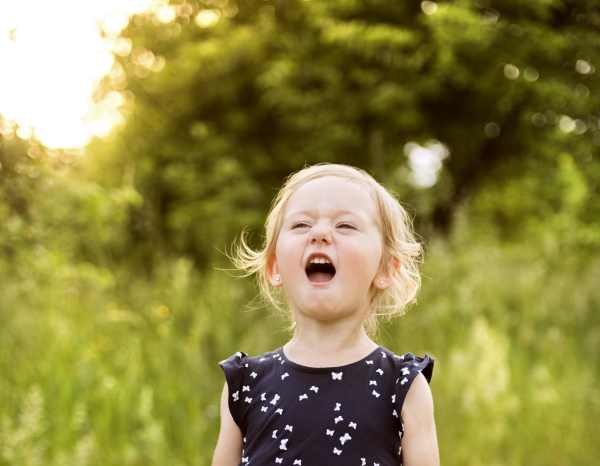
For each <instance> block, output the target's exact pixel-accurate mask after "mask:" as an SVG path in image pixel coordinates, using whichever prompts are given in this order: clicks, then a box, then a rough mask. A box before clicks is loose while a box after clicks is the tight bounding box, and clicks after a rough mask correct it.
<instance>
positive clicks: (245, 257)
mask: <svg viewBox="0 0 600 466" xmlns="http://www.w3.org/2000/svg"><path fill="white" fill-rule="evenodd" d="M324 176H337V177H339V178H342V179H344V180H347V181H352V182H355V183H358V184H359V185H360V186H361V187H363V188H365V189H366V190H367V191H368V192H369V194H370V195H371V197H372V198H373V200H374V201H375V205H376V206H377V210H378V214H379V215H378V227H379V229H380V232H381V235H382V237H383V255H382V258H381V266H383V267H384V270H385V272H386V273H387V274H388V276H390V277H392V280H393V281H392V284H391V285H390V286H389V287H388V288H386V289H385V290H379V289H374V293H373V296H372V298H371V303H370V306H369V309H368V311H367V314H366V317H365V321H364V325H365V329H366V330H367V332H368V333H369V334H371V335H372V334H374V333H375V332H376V330H377V328H378V325H379V322H380V321H381V320H384V321H389V320H391V319H392V318H393V317H395V316H398V315H402V314H403V313H404V312H405V310H406V307H407V306H408V305H409V304H410V303H412V302H414V301H415V298H416V295H417V292H418V291H419V288H420V286H421V275H420V273H419V269H420V265H421V263H422V252H423V248H422V246H421V244H420V243H419V242H418V241H417V239H416V237H415V234H414V233H413V231H412V222H411V219H410V217H409V215H408V213H407V212H406V210H405V209H404V208H403V207H402V205H401V204H400V203H399V202H398V200H397V199H396V194H395V193H393V192H392V191H390V190H388V189H386V188H384V187H383V186H382V185H381V184H379V183H378V182H377V181H375V179H374V178H373V177H372V176H371V175H369V174H368V173H367V172H365V171H364V170H361V169H359V168H355V167H351V166H349V165H337V164H329V163H322V164H318V165H313V166H310V167H306V168H304V169H302V170H300V171H298V172H296V173H294V174H292V175H290V176H289V177H288V178H287V180H286V181H285V183H284V185H283V187H282V188H281V189H280V190H279V192H278V193H277V196H276V197H275V199H273V202H272V204H271V210H270V211H269V215H268V216H267V222H266V224H265V229H266V237H265V239H264V242H263V244H262V246H261V247H260V248H259V249H258V250H257V251H255V250H254V249H252V248H251V247H250V246H249V245H248V241H247V232H246V230H244V231H243V232H242V234H241V235H240V237H239V239H238V240H237V241H236V243H234V248H233V257H232V260H233V262H234V264H235V265H236V267H237V268H238V269H241V270H243V271H244V272H245V273H244V275H243V276H248V275H251V274H254V273H256V274H257V276H256V281H257V284H258V286H259V289H260V295H259V298H262V299H261V303H262V302H267V303H271V304H272V305H273V306H274V307H275V309H277V310H278V311H280V312H281V313H283V314H284V315H285V316H287V317H288V319H289V320H290V321H291V324H292V327H293V326H294V315H293V312H292V311H291V303H290V302H289V299H288V297H287V295H286V294H285V292H284V291H283V288H272V287H271V286H270V283H269V276H268V267H269V259H270V257H271V255H272V254H273V253H274V252H275V247H276V245H277V238H278V237H279V232H280V230H281V224H282V217H283V213H284V211H285V208H286V205H287V202H288V200H289V198H290V197H291V196H292V194H294V192H296V190H297V189H298V188H300V186H302V185H304V184H305V183H307V182H309V181H311V180H314V179H316V178H322V177H324ZM398 264H400V267H399V268H398Z"/></svg>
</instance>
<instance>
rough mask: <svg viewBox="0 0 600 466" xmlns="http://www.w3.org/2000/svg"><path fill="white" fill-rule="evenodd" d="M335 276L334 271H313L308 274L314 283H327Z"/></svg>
mask: <svg viewBox="0 0 600 466" xmlns="http://www.w3.org/2000/svg"><path fill="white" fill-rule="evenodd" d="M332 278H333V274H332V273H326V272H313V273H311V274H309V275H308V279H309V280H310V281H311V282H313V283H325V282H328V281H329V280H331V279H332Z"/></svg>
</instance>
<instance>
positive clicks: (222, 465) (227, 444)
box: [212, 383, 244, 466]
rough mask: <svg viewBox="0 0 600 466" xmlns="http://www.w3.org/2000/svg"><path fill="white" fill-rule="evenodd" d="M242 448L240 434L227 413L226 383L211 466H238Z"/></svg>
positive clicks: (227, 394) (242, 443)
mask: <svg viewBox="0 0 600 466" xmlns="http://www.w3.org/2000/svg"><path fill="white" fill-rule="evenodd" d="M243 448H244V442H243V439H242V432H241V431H240V428H239V427H238V425H237V424H236V423H235V421H234V420H233V417H232V416H231V413H230V412H229V390H228V388H227V383H226V384H225V387H224V388H223V394H222V395H221V432H220V433H219V441H218V442H217V448H216V450H215V455H214V456H213V461H212V466H238V464H239V463H240V461H241V459H242V449H243Z"/></svg>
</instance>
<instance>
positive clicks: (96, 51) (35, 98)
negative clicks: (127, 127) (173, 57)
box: [0, 0, 153, 148]
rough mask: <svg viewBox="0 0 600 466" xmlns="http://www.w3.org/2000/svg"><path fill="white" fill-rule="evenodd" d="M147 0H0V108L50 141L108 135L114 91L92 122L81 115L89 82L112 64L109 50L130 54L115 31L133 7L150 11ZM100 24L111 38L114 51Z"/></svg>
mask: <svg viewBox="0 0 600 466" xmlns="http://www.w3.org/2000/svg"><path fill="white" fill-rule="evenodd" d="M152 2H153V0H119V1H117V0H109V1H106V0H90V1H85V2H81V1H77V0H55V1H52V2H48V1H45V0H29V1H23V2H15V1H10V0H0V56H1V57H2V65H3V72H2V73H0V114H2V115H3V117H4V118H6V119H11V120H15V121H16V122H17V124H18V125H19V126H21V127H25V128H31V127H33V128H35V136H36V137H37V138H39V139H40V141H41V142H42V143H43V144H45V145H47V146H48V147H50V148H58V147H64V148H69V147H81V146H84V145H85V144H87V143H88V142H89V140H90V138H91V137H92V135H93V134H96V135H98V136H100V135H101V134H107V131H106V127H107V125H111V127H112V125H113V124H115V123H117V124H118V123H119V121H113V120H114V119H115V118H116V116H115V113H118V112H117V111H116V110H115V107H113V105H114V104H115V103H116V102H117V100H116V99H117V98H116V97H114V96H112V97H111V99H112V100H111V102H110V103H109V102H106V103H107V104H108V105H107V107H109V108H108V110H109V111H108V112H107V114H106V115H105V116H103V117H102V118H101V119H100V120H101V121H99V122H98V123H97V124H95V125H92V127H93V128H89V127H86V125H85V124H84V122H83V121H82V119H83V118H84V117H85V115H86V114H87V112H88V110H89V108H90V105H91V94H92V92H93V90H94V87H95V86H96V84H97V83H98V82H99V80H100V79H101V78H102V76H104V75H105V74H106V73H108V72H109V71H111V68H112V67H113V62H114V60H113V56H112V51H113V50H115V51H116V52H117V53H119V54H120V55H121V54H123V55H126V54H127V53H129V50H130V48H131V46H130V44H128V43H127V41H125V40H121V41H119V40H116V36H118V34H119V33H120V32H121V30H122V28H123V27H125V26H126V25H127V21H128V17H129V16H130V15H131V14H133V13H136V12H143V11H147V10H148V9H149V7H150V5H151V4H152ZM32 12H35V14H32ZM98 23H101V24H102V25H103V28H104V29H105V32H106V34H107V35H108V36H109V37H111V40H113V41H114V42H113V43H114V47H113V50H110V48H109V47H107V44H106V40H104V39H102V37H101V36H100V34H99V31H98V28H97V24H98ZM117 119H118V118H117ZM121 119H122V117H121ZM109 120H110V121H109ZM107 122H108V123H107ZM88 126H89V124H88ZM22 134H26V133H23V132H22Z"/></svg>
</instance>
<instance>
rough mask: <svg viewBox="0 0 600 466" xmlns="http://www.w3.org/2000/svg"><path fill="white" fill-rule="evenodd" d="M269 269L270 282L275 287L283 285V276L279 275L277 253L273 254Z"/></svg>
mask: <svg viewBox="0 0 600 466" xmlns="http://www.w3.org/2000/svg"><path fill="white" fill-rule="evenodd" d="M267 270H268V275H269V283H270V284H271V285H272V286H273V287H275V288H279V287H280V286H283V282H282V281H281V276H280V275H279V266H278V265H277V256H276V255H275V253H273V254H271V257H270V258H269V264H268V266H267Z"/></svg>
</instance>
